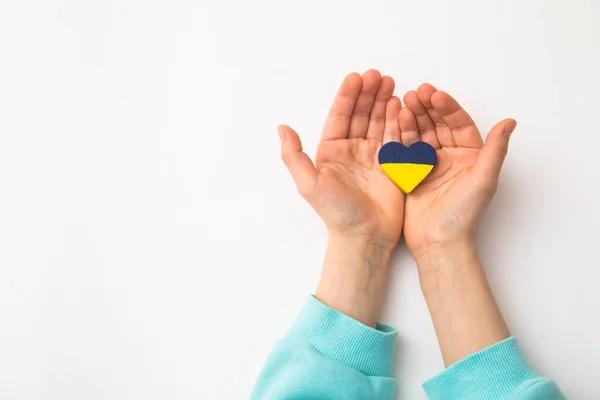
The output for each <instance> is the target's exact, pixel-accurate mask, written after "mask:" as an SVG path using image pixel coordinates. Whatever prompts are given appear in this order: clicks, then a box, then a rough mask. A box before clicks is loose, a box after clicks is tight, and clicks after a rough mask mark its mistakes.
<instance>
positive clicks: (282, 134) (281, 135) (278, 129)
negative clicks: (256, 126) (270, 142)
mask: <svg viewBox="0 0 600 400" xmlns="http://www.w3.org/2000/svg"><path fill="white" fill-rule="evenodd" d="M277 133H278V134H279V139H281V140H285V130H284V129H283V128H282V127H280V126H279V127H277Z"/></svg>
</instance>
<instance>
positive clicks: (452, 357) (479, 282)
mask: <svg viewBox="0 0 600 400" xmlns="http://www.w3.org/2000/svg"><path fill="white" fill-rule="evenodd" d="M416 261H417V265H418V268H419V280H420V283H421V288H422V290H423V294H424V296H425V300H426V302H427V306H428V308H429V312H430V314H431V319H432V321H433V325H434V327H435V331H436V334H437V338H438V342H439V345H440V349H441V352H442V357H443V359H444V364H445V365H446V366H449V365H451V364H453V363H455V362H456V361H458V360H461V359H463V358H465V357H467V356H468V355H470V354H473V353H475V352H477V351H479V350H482V349H484V348H486V347H488V346H491V345H493V344H494V343H497V342H499V341H501V340H503V339H506V338H508V337H510V333H509V331H508V328H507V327H506V324H505V322H504V319H503V318H502V314H501V313H500V310H499V308H498V306H497V304H496V301H495V299H494V296H493V294H492V291H491V289H490V287H489V284H488V281H487V278H486V276H485V272H484V270H483V267H482V265H481V262H480V260H479V257H478V256H477V252H476V250H475V247H474V246H471V245H456V246H452V247H446V248H439V249H436V250H430V251H427V252H423V253H422V254H420V255H419V256H418V257H417V258H416Z"/></svg>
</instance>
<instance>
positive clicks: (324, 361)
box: [251, 296, 397, 400]
mask: <svg viewBox="0 0 600 400" xmlns="http://www.w3.org/2000/svg"><path fill="white" fill-rule="evenodd" d="M396 336H397V332H396V331H395V330H394V329H392V328H390V327H387V326H385V325H378V326H377V329H373V328H370V327H368V326H366V325H363V324H362V323H360V322H358V321H356V320H354V319H352V318H350V317H348V316H346V315H344V314H342V313H340V312H338V311H336V310H333V309H331V308H329V307H326V306H325V305H323V304H322V303H320V302H319V301H318V300H316V299H315V298H314V297H312V296H311V297H310V298H309V299H308V302H307V304H306V306H305V307H304V309H303V310H302V312H301V313H300V316H299V317H298V319H297V320H296V322H295V323H294V325H293V326H292V329H291V330H290V331H289V332H288V334H287V335H286V336H285V337H284V338H283V339H282V340H281V341H280V342H279V343H278V344H277V345H276V346H275V349H273V351H272V352H271V354H270V356H269V358H268V360H267V363H266V365H265V367H264V368H263V371H262V372H261V374H260V377H259V378H258V382H257V384H256V386H255V388H254V391H253V393H252V396H251V399H253V400H254V399H256V400H259V399H260V400H271V399H277V400H287V399H295V400H296V399H298V400H308V399H311V400H312V399H315V400H316V399H319V400H327V399H345V400H346V399H347V400H364V399H386V400H387V399H393V397H394V388H395V380H394V379H393V378H392V377H391V374H392V363H393V359H394V346H395V342H396Z"/></svg>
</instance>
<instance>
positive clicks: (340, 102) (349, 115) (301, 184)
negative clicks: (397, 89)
mask: <svg viewBox="0 0 600 400" xmlns="http://www.w3.org/2000/svg"><path fill="white" fill-rule="evenodd" d="M393 91H394V81H393V80H392V79H391V78H390V77H383V78H382V77H381V75H380V74H379V73H378V72H377V71H373V70H371V71H367V72H366V73H365V74H364V75H363V76H362V77H361V76H360V75H358V74H350V75H348V76H347V77H346V79H345V80H344V82H343V83H342V85H341V86H340V89H339V92H338V94H337V96H336V99H335V101H334V102H333V105H332V107H331V110H330V112H329V116H328V118H327V121H326V123H325V128H324V130H323V135H322V140H321V143H320V144H319V147H318V150H317V154H316V157H315V164H314V165H313V164H312V162H311V161H310V158H309V157H308V156H307V155H306V154H305V153H303V152H302V146H301V144H300V140H299V138H298V136H297V134H296V133H295V132H294V131H293V130H291V129H290V128H288V127H282V128H283V129H284V140H283V141H282V152H283V158H284V161H285V162H286V165H287V167H288V169H289V170H290V173H291V174H292V177H293V178H294V181H295V182H296V186H297V187H298V190H299V191H300V193H301V194H302V195H303V196H304V197H305V198H306V200H307V201H308V202H309V203H310V205H311V206H312V207H313V208H314V209H315V210H316V211H317V213H318V214H319V215H320V216H321V218H323V220H324V221H325V224H326V225H327V227H328V228H329V230H330V231H334V232H336V233H339V234H343V235H361V236H377V237H378V238H379V239H383V240H385V241H388V242H393V243H394V244H395V243H396V242H397V241H398V239H399V237H400V232H401V230H402V224H403V213H404V194H403V193H402V191H400V189H398V188H397V187H396V186H395V185H394V184H393V183H392V182H391V181H390V180H389V179H388V178H387V177H386V176H385V175H384V174H383V172H382V171H381V169H380V168H379V165H378V162H377V153H378V151H379V149H380V148H381V146H382V143H383V140H384V136H385V135H384V132H387V126H386V116H388V117H389V115H391V116H392V117H391V119H392V120H395V121H398V113H399V110H400V101H399V99H397V98H393V99H394V101H390V102H389V100H390V99H391V98H392V94H393ZM386 108H390V109H391V110H392V112H391V114H390V113H387V112H386V111H387V110H386ZM394 113H395V114H394ZM388 114H389V115H388ZM396 124H397V122H396Z"/></svg>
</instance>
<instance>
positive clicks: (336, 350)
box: [251, 296, 565, 400]
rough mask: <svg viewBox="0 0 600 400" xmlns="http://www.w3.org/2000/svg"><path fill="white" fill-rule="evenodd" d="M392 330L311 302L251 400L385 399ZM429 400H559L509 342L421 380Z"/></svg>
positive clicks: (390, 392) (389, 395) (391, 384)
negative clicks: (362, 321) (424, 380)
mask: <svg viewBox="0 0 600 400" xmlns="http://www.w3.org/2000/svg"><path fill="white" fill-rule="evenodd" d="M396 336H397V332H396V331H395V330H394V329H392V328H390V327H388V326H385V325H378V326H377V329H372V328H370V327H368V326H365V325H363V324H361V323H360V322H358V321H356V320H354V319H352V318H350V317H348V316H346V315H344V314H342V313H340V312H338V311H335V310H333V309H331V308H329V307H326V306H325V305H323V304H322V303H320V302H319V301H318V300H316V299H315V298H314V297H312V296H311V297H310V298H309V299H308V302H307V304H306V306H305V307H304V309H303V310H302V312H301V314H300V316H299V317H298V319H297V320H296V322H295V323H294V325H293V327H292V329H291V330H290V331H289V332H288V334H287V335H286V336H285V337H284V338H283V339H282V340H281V341H280V342H279V343H278V344H277V345H276V347H275V349H274V350H273V351H272V352H271V354H270V356H269V358H268V360H267V363H266V365H265V367H264V368H263V371H262V372H261V374H260V377H259V379H258V382H257V384H256V386H255V388H254V391H253V393H252V396H251V399H253V400H259V399H260V400H271V399H278V400H287V399H297V400H308V399H319V400H327V399H346V400H355V399H356V400H359V399H360V400H365V399H369V400H371V399H373V400H388V399H393V398H394V389H395V383H396V382H395V380H394V379H393V378H392V377H391V375H392V363H393V358H394V345H395V341H396ZM423 388H424V389H425V391H426V392H427V395H428V396H429V398H430V399H431V400H459V399H471V400H484V399H485V400H487V399H490V400H492V399H494V400H497V399H515V400H563V399H565V397H564V396H563V395H562V393H561V392H560V390H559V389H558V388H557V387H556V385H555V384H554V382H552V381H550V380H547V379H545V378H542V377H540V376H538V375H536V374H535V373H534V372H533V370H532V369H531V367H530V366H529V365H528V364H527V362H526V361H525V358H524V357H523V354H522V353H521V350H520V348H519V346H518V344H517V341H516V339H514V338H509V339H506V340H504V341H502V342H499V343H496V344H495V345H493V346H490V347H488V348H486V349H483V350H481V351H479V352H477V353H474V354H472V355H470V356H468V357H466V358H465V359H463V360H461V361H459V362H457V363H455V364H453V365H452V366H450V367H449V368H448V369H446V370H445V371H444V372H442V373H441V374H439V375H438V376H436V377H434V378H433V379H431V380H429V381H427V382H425V384H423Z"/></svg>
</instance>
